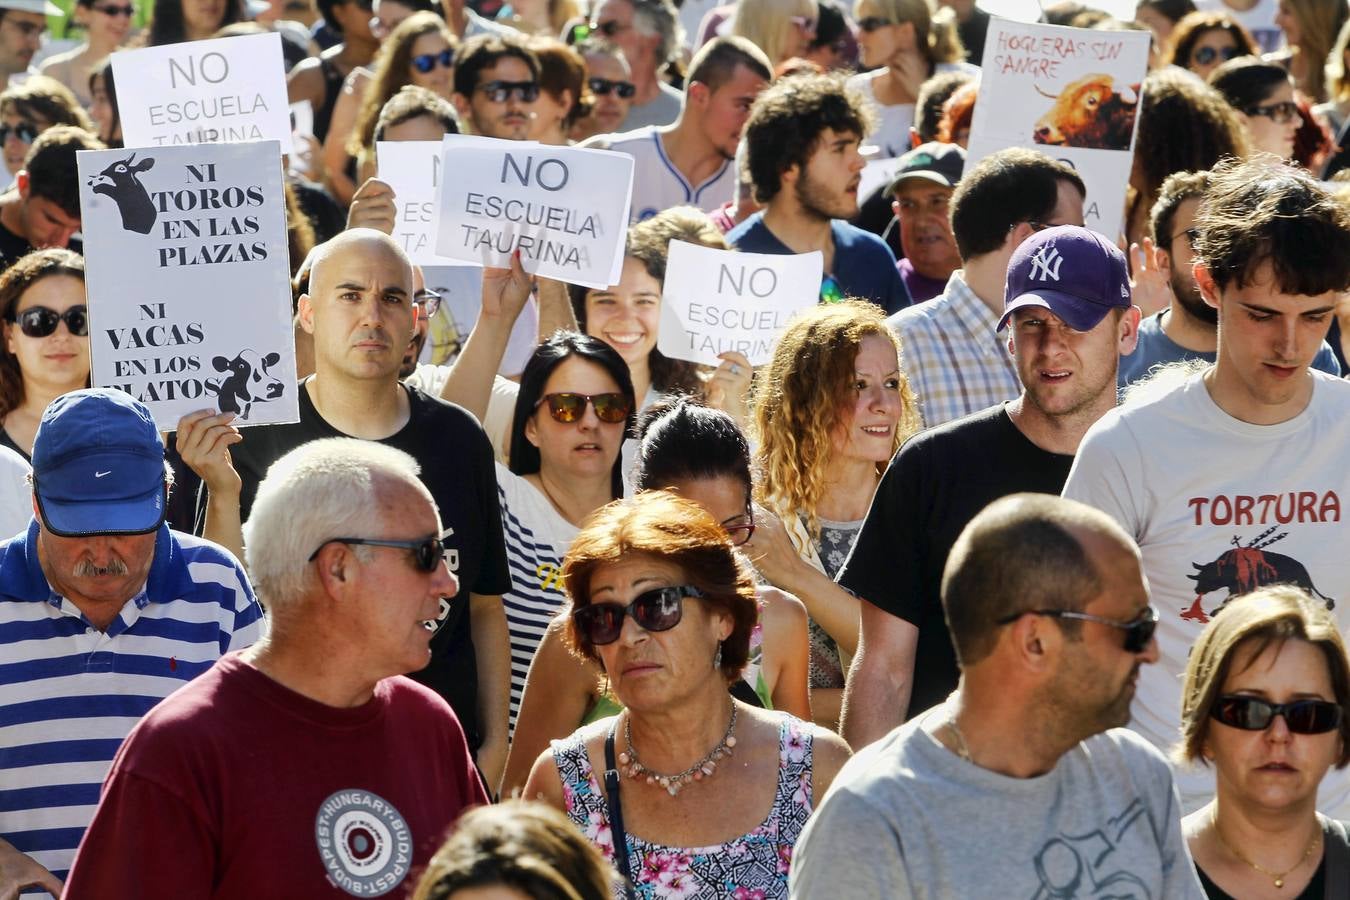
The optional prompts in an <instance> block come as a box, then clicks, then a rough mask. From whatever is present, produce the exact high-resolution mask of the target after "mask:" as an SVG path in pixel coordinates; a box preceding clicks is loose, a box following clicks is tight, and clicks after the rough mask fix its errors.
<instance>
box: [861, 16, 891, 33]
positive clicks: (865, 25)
mask: <svg viewBox="0 0 1350 900" xmlns="http://www.w3.org/2000/svg"><path fill="white" fill-rule="evenodd" d="M894 24H895V23H894V22H892V21H891V20H890V19H883V18H882V17H881V16H868V17H867V18H865V19H862V20H860V21H859V22H858V27H859V28H861V29H862V30H863V31H865V32H867V33H868V34H871V33H872V32H874V31H876V30H877V29H878V28H885V27H886V26H887V25H894Z"/></svg>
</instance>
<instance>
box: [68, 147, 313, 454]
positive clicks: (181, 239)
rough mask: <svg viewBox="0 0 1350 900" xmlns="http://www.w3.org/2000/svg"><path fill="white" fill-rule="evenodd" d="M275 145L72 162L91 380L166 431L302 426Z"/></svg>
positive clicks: (115, 153)
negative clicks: (210, 419) (231, 418)
mask: <svg viewBox="0 0 1350 900" xmlns="http://www.w3.org/2000/svg"><path fill="white" fill-rule="evenodd" d="M280 156H281V151H280V148H279V147H278V146H277V143H276V142H275V141H263V142H259V143H251V144H203V145H199V146H193V147H158V148H154V149H145V150H90V151H83V152H81V153H79V154H78V155H77V162H78V167H79V180H80V207H81V213H82V216H81V221H82V222H83V225H84V251H85V267H86V274H87V284H88V287H87V292H88V296H89V342H90V350H91V353H92V356H93V360H92V362H93V372H92V378H93V383H94V384H95V385H96V386H99V387H115V388H121V389H122V390H124V391H126V392H127V393H129V394H131V395H132V396H133V397H135V398H136V399H138V400H140V401H141V402H143V403H145V404H146V405H147V406H148V407H150V411H151V413H152V414H153V415H154V417H155V423H156V424H157V425H158V426H159V427H161V428H163V429H165V430H172V429H173V428H175V427H176V426H177V423H178V420H179V418H181V417H182V416H183V415H184V414H185V413H188V412H192V411H194V410H199V409H206V408H210V407H214V408H216V409H220V410H222V411H225V412H234V413H236V419H235V424H236V425H262V424H266V423H271V422H295V421H298V420H299V418H300V416H299V404H298V403H297V398H296V379H295V343H294V333H293V332H292V330H291V291H290V284H289V277H290V265H289V263H288V261H287V242H286V201H285V195H284V194H283V193H282V180H281V159H280Z"/></svg>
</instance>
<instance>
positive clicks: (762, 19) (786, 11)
mask: <svg viewBox="0 0 1350 900" xmlns="http://www.w3.org/2000/svg"><path fill="white" fill-rule="evenodd" d="M733 15H734V16H735V18H734V19H733V20H732V24H731V33H732V34H735V35H739V36H740V37H743V38H746V39H747V40H749V41H750V42H751V43H753V44H755V45H756V46H757V47H759V49H761V50H763V51H764V55H765V56H767V57H769V61H770V62H772V63H773V65H774V67H775V68H776V67H777V66H778V65H779V64H780V63H785V62H787V61H788V60H789V59H792V58H793V57H797V56H803V55H805V53H806V51H807V49H808V48H809V47H810V46H811V41H812V39H813V38H815V36H816V4H815V2H814V0H740V2H739V3H738V4H736V6H735V7H734V13H733Z"/></svg>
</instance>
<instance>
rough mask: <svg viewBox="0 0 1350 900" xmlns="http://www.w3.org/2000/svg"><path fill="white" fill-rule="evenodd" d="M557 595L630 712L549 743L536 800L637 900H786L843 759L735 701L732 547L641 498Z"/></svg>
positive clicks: (736, 584)
mask: <svg viewBox="0 0 1350 900" xmlns="http://www.w3.org/2000/svg"><path fill="white" fill-rule="evenodd" d="M563 579H564V582H565V584H566V588H567V596H568V599H569V601H570V605H569V608H568V619H567V628H566V637H567V643H568V646H569V647H570V648H571V649H572V651H573V652H575V653H578V654H580V655H582V656H584V657H586V658H587V659H589V660H591V661H592V662H593V663H595V664H596V665H597V666H599V667H600V668H601V669H602V670H603V671H604V672H605V673H606V674H607V676H608V678H609V682H610V687H611V690H612V691H613V693H614V696H615V697H616V698H617V699H618V701H619V702H620V703H621V704H623V707H624V710H623V712H622V713H620V714H619V715H617V716H614V717H611V718H607V719H602V720H600V721H599V722H595V723H593V724H591V725H587V726H583V727H582V728H580V729H578V730H577V731H576V732H574V733H573V734H572V735H571V736H570V737H568V738H567V739H566V740H562V741H555V742H554V743H553V746H552V748H551V750H546V751H545V752H544V753H542V754H541V755H540V756H539V758H538V759H537V760H536V761H535V763H534V767H533V768H532V770H531V771H530V777H529V781H528V782H527V783H526V786H525V794H526V796H527V797H530V798H536V797H537V798H540V799H542V800H544V801H545V802H547V803H549V804H551V805H553V806H555V807H557V808H558V809H561V810H563V811H564V812H566V813H567V815H568V818H570V819H571V820H572V822H573V824H575V825H576V826H577V827H578V828H580V829H581V830H582V832H583V833H584V834H585V835H586V836H587V837H588V838H590V839H591V841H593V842H594V843H595V844H596V845H597V846H598V847H599V848H600V851H601V852H602V853H603V854H604V855H605V856H606V857H607V858H609V859H611V860H612V861H613V862H614V864H615V868H617V869H618V871H619V874H620V876H622V877H623V878H625V879H626V880H628V881H629V882H631V886H630V887H628V891H629V893H628V896H643V897H660V896H679V897H686V898H694V897H699V898H701V897H732V896H735V897H762V898H780V897H786V896H787V880H788V872H789V868H790V865H791V860H792V846H793V843H794V842H795V841H796V838H797V836H798V835H799V834H800V833H801V829H802V826H803V825H804V824H805V822H806V820H807V818H808V817H809V816H810V815H811V812H812V810H813V809H814V807H815V803H816V800H817V798H819V797H821V796H823V795H824V793H825V790H826V789H827V788H828V787H829V784H830V782H831V781H832V780H833V779H834V776H835V774H836V773H837V772H838V770H839V767H840V766H841V765H842V763H843V762H844V761H845V760H846V759H847V758H848V755H849V751H848V747H847V745H845V744H844V742H843V740H842V739H841V738H839V737H838V736H837V735H834V734H831V733H829V732H827V731H825V730H824V729H821V728H818V727H816V726H813V725H809V724H807V723H805V722H802V721H800V720H798V719H796V718H794V717H792V716H790V715H786V714H784V713H779V712H772V711H768V710H762V709H758V708H756V707H753V706H749V705H747V704H745V703H742V702H741V701H739V700H736V699H734V698H733V697H732V696H731V695H730V694H729V693H728V691H727V686H728V685H729V684H730V683H731V682H732V681H733V680H735V679H736V678H737V677H739V675H740V672H741V670H742V668H743V667H744V666H745V663H746V660H747V658H748V656H749V651H750V633H751V631H752V629H753V627H754V623H755V619H756V604H755V588H754V581H753V577H752V575H751V572H750V567H749V566H748V565H747V564H746V562H745V561H744V558H743V557H742V556H741V555H740V554H739V553H737V552H736V549H735V547H734V546H733V545H732V539H731V537H730V536H729V535H728V534H727V532H726V530H725V529H724V528H723V527H722V526H721V525H720V524H719V523H718V522H717V521H716V520H714V519H713V517H712V516H711V515H709V513H708V512H707V510H705V509H704V508H703V507H701V506H699V505H698V504H696V503H693V502H692V501H690V500H686V499H683V498H681V497H677V496H676V495H674V494H672V493H669V492H667V491H643V492H642V493H639V494H637V495H636V496H634V497H633V498H631V499H629V500H625V501H623V502H621V503H614V504H611V505H609V506H606V507H605V508H604V509H602V510H600V511H599V512H598V513H596V515H595V516H593V517H592V518H591V519H590V520H589V521H588V522H587V523H586V525H585V527H583V528H582V529H581V531H580V532H579V533H578V534H577V537H576V540H575V541H573V543H572V547H571V549H570V550H568V553H567V559H566V561H565V562H564V565H563ZM728 757H730V759H728ZM602 780H603V782H604V787H603V788H602V787H601V781H602Z"/></svg>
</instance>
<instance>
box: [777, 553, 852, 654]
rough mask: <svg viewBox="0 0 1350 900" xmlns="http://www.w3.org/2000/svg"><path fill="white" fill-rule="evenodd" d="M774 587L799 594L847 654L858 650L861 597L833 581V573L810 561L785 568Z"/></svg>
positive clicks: (813, 614) (820, 623)
mask: <svg viewBox="0 0 1350 900" xmlns="http://www.w3.org/2000/svg"><path fill="white" fill-rule="evenodd" d="M784 568H785V571H784V572H782V573H781V575H782V578H781V580H775V581H774V586H775V587H777V588H781V589H782V590H785V591H787V592H788V593H790V594H796V595H797V598H798V599H799V600H801V601H802V603H803V604H805V605H806V611H807V612H808V613H809V614H810V615H811V618H812V619H814V620H815V622H816V624H817V625H819V626H820V627H821V628H823V629H825V633H826V634H828V635H829V636H830V637H832V638H834V642H835V643H836V644H838V645H839V651H840V652H841V653H843V654H844V655H846V656H850V657H851V656H854V655H856V654H857V652H858V612H859V600H858V598H857V597H854V596H853V595H852V594H850V593H849V592H848V591H846V590H844V589H843V588H841V587H840V586H839V585H837V584H835V583H834V582H833V581H831V580H830V576H828V575H826V574H825V573H824V572H822V571H820V570H819V569H817V568H816V567H815V566H813V565H811V564H810V563H808V562H806V561H804V560H803V561H800V562H799V564H797V565H792V566H786V567H784Z"/></svg>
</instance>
